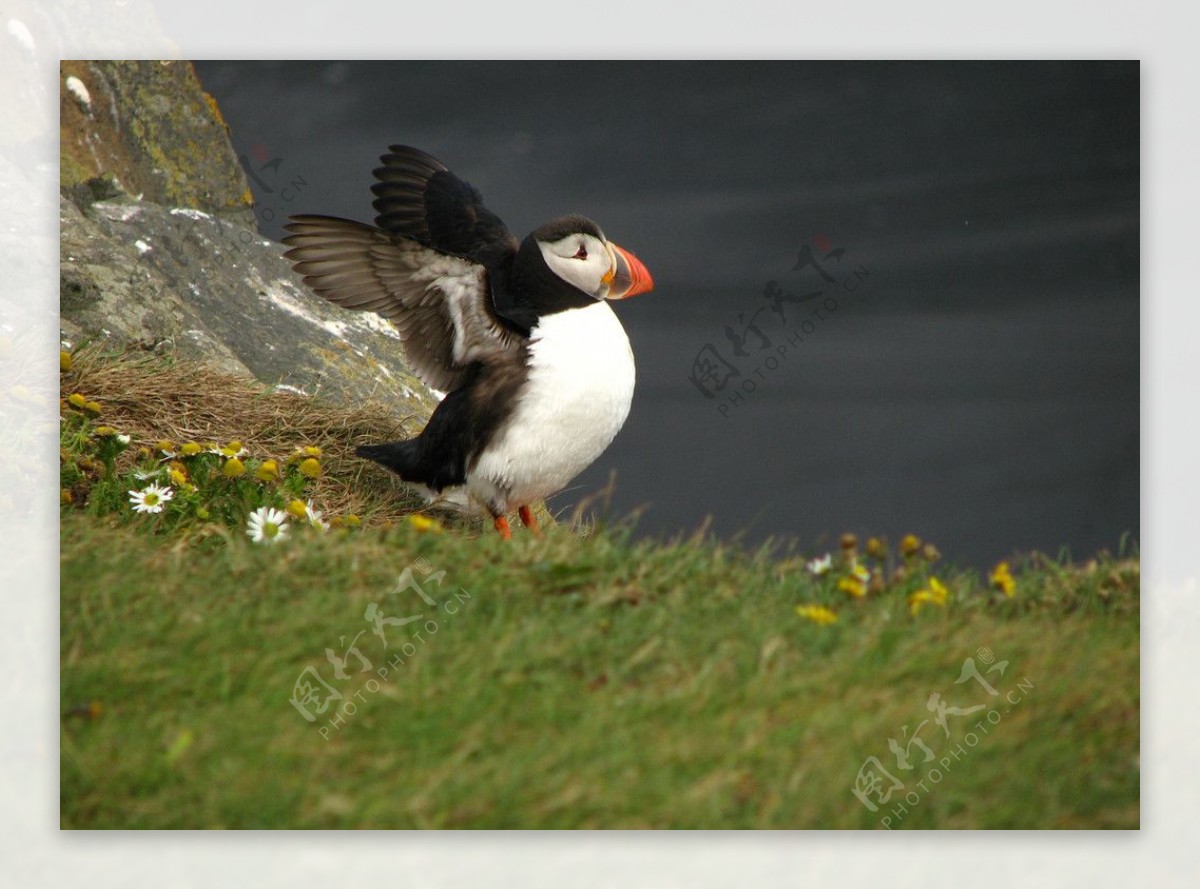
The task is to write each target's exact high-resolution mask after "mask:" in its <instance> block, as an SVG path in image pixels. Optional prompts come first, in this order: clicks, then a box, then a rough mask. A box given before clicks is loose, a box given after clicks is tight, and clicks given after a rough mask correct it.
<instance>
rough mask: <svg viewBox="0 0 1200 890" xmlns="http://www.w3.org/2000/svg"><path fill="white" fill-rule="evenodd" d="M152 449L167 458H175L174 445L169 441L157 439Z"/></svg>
mask: <svg viewBox="0 0 1200 890" xmlns="http://www.w3.org/2000/svg"><path fill="white" fill-rule="evenodd" d="M154 447H155V448H156V449H157V450H159V451H161V452H162V453H163V454H165V455H167V456H169V457H174V456H175V443H174V442H172V441H171V440H170V439H159V440H158V441H157V442H155V443H154Z"/></svg>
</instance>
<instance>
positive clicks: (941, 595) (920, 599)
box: [908, 576, 950, 615]
mask: <svg viewBox="0 0 1200 890" xmlns="http://www.w3.org/2000/svg"><path fill="white" fill-rule="evenodd" d="M949 594H950V591H948V590H947V589H946V587H945V586H944V585H943V584H942V582H941V581H939V580H938V579H937V578H934V577H933V576H930V578H929V587H928V588H922V589H921V590H918V591H917V592H916V593H913V594H911V595H909V597H908V607H909V609H910V610H911V611H912V613H913V614H914V615H916V614H917V612H919V611H921V607H922V606H924V605H926V604H928V605H931V606H945V605H946V597H947V596H949Z"/></svg>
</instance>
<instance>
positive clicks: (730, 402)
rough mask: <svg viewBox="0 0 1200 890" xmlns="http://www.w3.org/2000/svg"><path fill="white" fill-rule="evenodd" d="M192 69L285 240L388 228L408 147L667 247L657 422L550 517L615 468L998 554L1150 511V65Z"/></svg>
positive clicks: (658, 338)
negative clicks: (299, 231)
mask: <svg viewBox="0 0 1200 890" xmlns="http://www.w3.org/2000/svg"><path fill="white" fill-rule="evenodd" d="M197 70H198V71H199V74H200V76H201V79H202V81H203V82H204V85H205V87H206V89H208V90H209V91H210V92H211V93H212V94H213V95H214V96H215V97H216V98H217V100H218V102H219V103H220V106H221V109H222V112H223V113H224V115H225V117H226V119H227V121H228V122H229V124H230V127H231V128H232V132H233V137H234V143H235V145H236V146H237V148H238V149H239V151H240V152H241V153H242V154H243V156H244V157H245V163H246V164H247V166H248V168H249V169H251V170H252V171H253V172H255V174H256V175H257V176H258V178H259V182H258V183H254V184H253V185H254V189H255V194H256V198H257V199H258V201H259V210H258V212H259V219H260V224H261V227H262V229H263V231H264V233H266V234H267V235H269V236H271V237H279V235H280V233H281V229H280V225H281V223H282V220H283V218H284V217H286V215H287V214H288V213H294V212H300V211H304V212H320V213H332V214H338V215H344V216H349V217H352V218H357V219H363V220H369V219H370V218H371V217H372V211H371V207H370V199H371V194H370V192H369V190H368V189H369V186H370V184H371V174H370V171H371V169H372V167H373V166H375V164H376V160H377V156H378V155H379V154H380V153H381V152H382V151H383V149H384V148H385V147H386V146H387V145H388V144H389V143H394V142H404V143H409V144H412V145H416V146H419V147H421V148H424V149H426V150H428V151H430V152H432V153H433V154H435V155H437V156H439V157H440V158H441V159H442V160H443V161H445V162H446V163H447V164H448V165H449V166H450V167H451V168H452V169H454V170H455V172H457V173H458V174H459V175H461V176H463V177H464V178H466V179H468V180H469V181H471V182H472V183H473V184H475V185H476V186H477V187H479V188H480V189H481V190H482V191H483V193H484V195H485V197H486V198H487V201H488V204H489V206H490V207H491V208H492V209H493V210H495V211H496V212H497V213H499V214H500V216H501V217H502V218H504V219H505V221H506V222H507V223H508V224H509V226H510V227H511V228H512V229H513V231H514V232H516V233H517V234H518V236H520V235H523V234H524V233H525V232H527V231H529V230H530V229H532V228H533V227H535V226H536V225H538V224H540V223H541V222H544V221H545V220H547V219H549V218H551V217H553V216H557V215H559V214H562V213H565V212H582V213H586V214H587V215H588V216H591V217H592V218H594V219H596V220H597V221H598V222H599V223H600V224H601V225H602V226H603V227H604V229H605V231H606V232H607V234H608V235H609V237H611V238H612V239H613V240H615V241H617V242H618V243H620V244H622V245H623V246H625V247H627V248H629V249H631V250H633V251H634V252H635V253H637V254H638V256H639V257H641V258H642V259H643V260H644V261H645V262H646V263H647V265H648V266H649V267H650V269H651V270H652V272H653V273H654V276H655V281H656V284H657V287H656V290H655V292H654V293H653V294H651V295H649V296H646V297H639V298H635V299H633V300H629V301H627V302H626V303H623V304H621V305H620V306H618V307H617V310H618V314H619V315H620V316H621V318H622V320H623V322H624V323H625V326H626V329H627V330H628V331H629V334H630V339H631V340H632V342H633V346H634V352H635V354H636V356H637V360H638V373H639V382H638V392H637V395H636V397H635V401H634V406H633V412H632V415H631V417H630V420H629V422H628V424H627V425H626V427H625V430H624V431H623V432H622V433H621V435H620V436H619V437H618V439H617V441H616V442H615V443H614V444H613V446H612V448H610V450H609V451H608V452H607V453H606V454H605V455H604V457H603V458H602V459H601V460H600V461H599V462H598V463H597V464H596V466H594V467H593V468H592V469H591V470H590V471H588V472H587V473H586V474H585V475H584V476H583V477H581V478H580V479H579V480H578V483H577V485H576V487H575V488H574V489H573V490H571V491H569V492H567V493H565V494H563V495H560V496H559V497H557V498H556V499H555V501H554V506H556V507H569V506H570V505H571V504H572V503H574V502H575V501H577V500H578V499H579V498H580V497H581V496H583V495H585V494H587V493H590V492H592V491H594V490H596V489H597V488H599V487H600V486H602V485H603V484H604V483H605V482H606V481H607V479H608V477H609V473H610V471H612V470H614V469H615V470H617V488H616V493H615V496H614V497H613V500H612V507H613V510H614V512H615V513H618V514H621V513H624V512H627V511H629V510H632V509H634V508H635V507H638V506H642V505H646V511H645V513H644V515H643V517H642V519H641V521H640V524H639V529H640V530H641V531H643V532H645V533H651V534H667V533H673V532H676V531H680V530H690V529H693V528H694V527H696V526H697V525H698V524H699V523H700V522H701V521H702V520H703V519H704V517H705V516H706V515H710V514H711V515H712V516H713V517H714V527H715V529H716V530H717V532H719V533H720V534H721V535H723V536H731V535H733V534H735V533H737V532H742V531H744V532H746V533H747V537H748V539H749V540H759V539H762V538H764V537H766V536H768V535H774V536H783V537H796V538H798V539H799V540H800V542H801V543H802V544H804V545H815V544H816V543H818V541H819V539H820V538H821V536H822V535H836V534H838V533H840V532H842V531H844V530H855V531H858V532H860V533H883V534H889V535H891V536H893V537H895V536H898V535H900V534H903V533H905V532H908V531H913V532H916V533H917V534H920V535H922V536H925V537H928V538H930V539H932V540H934V541H936V542H937V543H938V545H939V546H940V547H941V548H942V550H943V552H945V553H947V554H948V555H949V556H951V557H952V558H956V559H959V560H963V561H971V562H975V563H979V564H983V563H987V562H990V561H992V560H994V559H996V558H998V557H1000V556H1003V555H1006V554H1007V553H1009V552H1011V551H1013V550H1018V549H1030V548H1039V549H1043V550H1049V551H1051V552H1057V551H1058V549H1059V548H1060V547H1062V546H1068V547H1070V548H1071V550H1072V551H1073V552H1074V553H1075V554H1077V555H1083V554H1085V553H1087V552H1089V551H1093V550H1095V549H1097V548H1099V547H1102V546H1109V547H1112V546H1115V545H1116V543H1117V541H1118V539H1119V537H1120V535H1121V534H1122V533H1123V532H1127V531H1128V532H1131V533H1133V534H1134V536H1135V537H1136V535H1137V534H1138V532H1139V527H1140V526H1139V515H1138V500H1139V469H1138V464H1139V290H1138V278H1139V244H1138V242H1139V72H1138V66H1137V64H1136V63H1078V62H1075V63H995V62H989V63H950V62H945V63H886V64H883V63H880V64H876V63H825V62H821V63H817V62H813V63H788V64H774V63H773V64H734V63H710V64H678V63H636V64H628V63H626V64H615V63H614V64H570V63H550V64H524V63H495V64H485V63H363V62H347V63H340V62H335V63H313V62H304V63H280V62H268V63H245V62H206V63H198V64H197ZM284 182H290V183H293V186H292V188H290V189H286V190H284V189H281V188H279V185H280V184H281V183H284ZM272 184H273V185H274V188H273V190H272V191H270V192H267V191H266V189H265V188H264V186H266V187H268V188H269V187H272ZM805 249H807V251H808V252H809V255H810V256H811V257H812V259H813V260H815V262H816V264H817V266H819V268H818V267H817V266H813V265H809V266H805V267H802V268H799V269H796V270H794V267H796V266H797V265H798V259H799V257H800V255H801V251H803V250H805ZM856 270H857V275H855V272H856ZM822 272H823V273H824V274H822ZM829 279H832V280H829ZM851 287H852V288H853V290H852V291H851V290H850V288H851ZM768 288H773V290H771V293H772V294H774V295H776V297H777V299H776V301H775V302H772V300H771V299H770V297H769V295H765V291H767V290H768ZM816 292H820V296H815V297H812V298H810V299H807V300H805V301H802V302H790V301H788V300H787V299H786V298H787V297H797V298H800V297H806V296H807V295H809V294H814V293H816ZM781 294H782V298H781V299H779V295H781ZM827 300H833V301H835V302H833V303H826V301H827ZM830 306H835V307H836V308H829V307H830ZM814 310H816V312H817V314H813V313H814ZM739 316H740V319H739ZM726 328H729V332H728V333H727V332H726ZM781 349H782V351H781ZM739 351H740V352H741V353H742V354H740V355H739V354H738V353H739ZM735 371H736V373H734V372H735ZM689 378H694V379H689ZM702 390H707V391H708V392H710V393H711V394H712V396H713V397H712V398H708V397H706V396H705V394H704V392H703V391H702Z"/></svg>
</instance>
